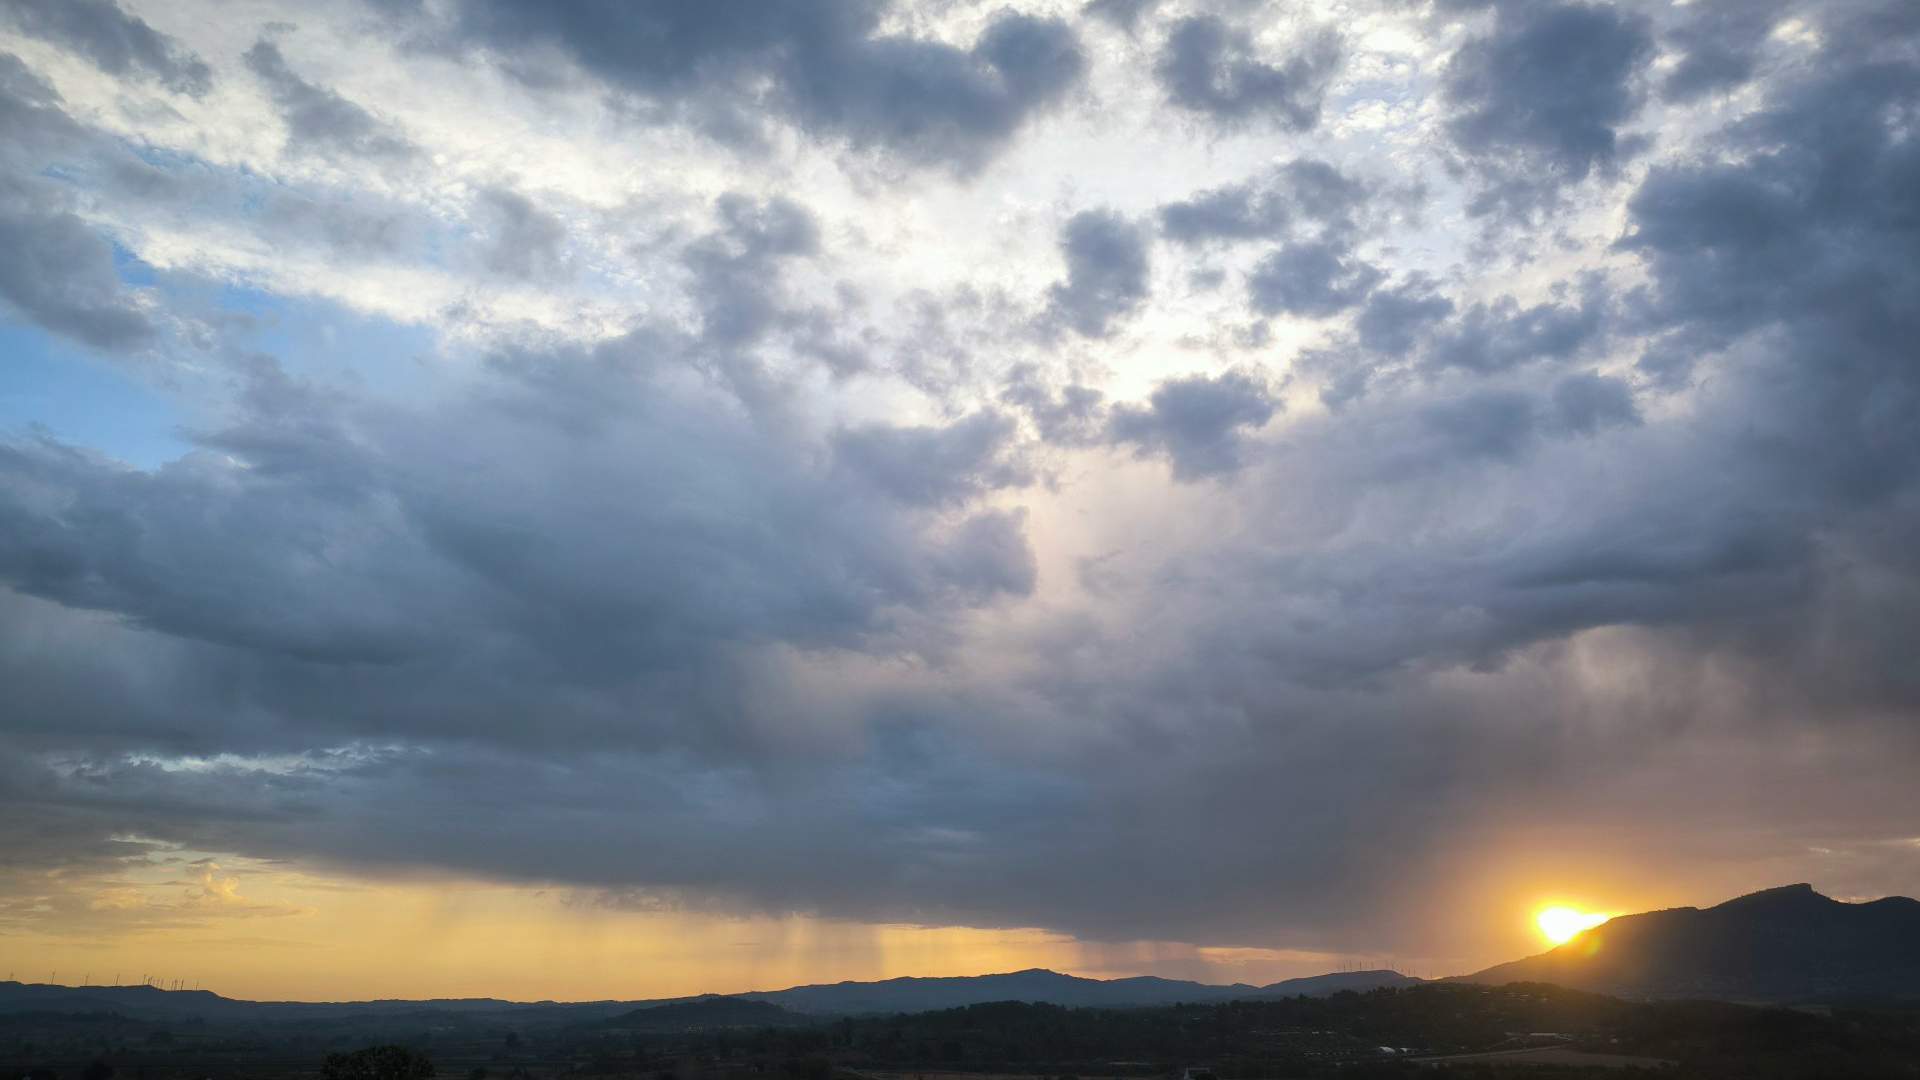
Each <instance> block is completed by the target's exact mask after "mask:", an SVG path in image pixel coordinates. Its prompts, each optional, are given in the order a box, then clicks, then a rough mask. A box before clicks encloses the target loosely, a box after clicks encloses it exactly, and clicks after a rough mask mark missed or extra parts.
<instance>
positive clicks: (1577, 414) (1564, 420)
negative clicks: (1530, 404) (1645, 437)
mask: <svg viewBox="0 0 1920 1080" xmlns="http://www.w3.org/2000/svg"><path fill="white" fill-rule="evenodd" d="M1553 408H1554V413H1555V417H1554V418H1555V420H1556V422H1557V423H1558V424H1559V425H1560V426H1561V427H1562V428H1564V429H1565V430H1567V431H1571V432H1575V433H1577V434H1581V435H1590V434H1592V433H1593V432H1595V431H1598V430H1600V429H1601V428H1607V427H1614V426H1617V425H1621V424H1638V423H1639V422H1640V410H1639V407H1638V406H1637V405H1635V404H1634V400H1633V387H1631V386H1629V385H1628V384H1627V382H1626V380H1625V379H1621V378H1618V377H1616V376H1612V375H1598V374H1595V373H1593V372H1590V371H1589V372H1583V373H1580V374H1577V375H1569V376H1567V377H1566V378H1564V379H1561V380H1560V381H1559V382H1558V383H1556V384H1554V387H1553Z"/></svg>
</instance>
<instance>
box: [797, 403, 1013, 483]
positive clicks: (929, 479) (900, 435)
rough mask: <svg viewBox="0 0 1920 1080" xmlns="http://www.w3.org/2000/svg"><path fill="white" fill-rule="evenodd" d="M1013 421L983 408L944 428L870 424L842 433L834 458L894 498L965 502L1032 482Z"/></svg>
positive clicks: (837, 439)
mask: <svg viewBox="0 0 1920 1080" xmlns="http://www.w3.org/2000/svg"><path fill="white" fill-rule="evenodd" d="M1014 434H1015V432H1014V424H1013V421H1012V420H1011V419H1010V418H1008V417H1006V416H1004V415H1002V414H1000V413H996V412H991V411H986V410H983V411H981V412H977V413H974V414H973V415H972V416H968V417H965V418H963V419H960V420H956V421H954V422H953V423H951V424H948V425H946V426H944V427H930V426H923V427H895V426H893V425H890V424H868V425H864V426H862V427H857V428H850V429H847V430H845V431H842V432H840V433H839V434H838V435H836V436H835V437H834V440H833V455H834V461H835V462H836V463H837V464H838V465H839V466H841V467H842V468H845V469H847V470H850V471H851V472H852V473H854V474H855V475H857V476H859V477H860V478H862V479H863V480H864V481H866V482H867V483H870V484H872V485H873V486H874V487H875V488H876V489H878V490H879V491H881V492H883V493H885V494H886V495H887V496H889V497H890V498H894V499H898V500H900V501H901V502H905V503H909V504H919V505H940V504H946V503H961V502H966V501H968V500H969V499H972V498H975V497H977V496H979V495H981V494H982V493H984V492H986V491H989V490H992V489H994V488H1003V487H1015V486H1020V485H1024V484H1029V483H1031V482H1032V481H1033V474H1032V471H1031V470H1030V469H1028V468H1027V467H1026V466H1025V465H1024V464H1023V463H1022V462H1021V461H1020V460H1018V458H1017V456H1015V455H1014V447H1013V446H1012V442H1013V437H1014Z"/></svg>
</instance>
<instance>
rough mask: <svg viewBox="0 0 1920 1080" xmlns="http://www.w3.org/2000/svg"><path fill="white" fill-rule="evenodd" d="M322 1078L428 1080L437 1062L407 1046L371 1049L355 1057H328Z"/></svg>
mask: <svg viewBox="0 0 1920 1080" xmlns="http://www.w3.org/2000/svg"><path fill="white" fill-rule="evenodd" d="M320 1075H321V1076H322V1077H324V1078H325V1080H427V1078H428V1077H431V1076H432V1075H433V1062H431V1061H428V1060H427V1058H426V1056H425V1055H423V1054H419V1053H415V1052H414V1051H412V1050H409V1049H408V1048H406V1047H404V1046H369V1047H367V1048H366V1049H364V1050H355V1051H354V1052H353V1053H351V1054H328V1055H327V1060H326V1061H325V1062H323V1063H322V1064H321V1066H320Z"/></svg>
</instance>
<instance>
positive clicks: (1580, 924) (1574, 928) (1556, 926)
mask: <svg viewBox="0 0 1920 1080" xmlns="http://www.w3.org/2000/svg"><path fill="white" fill-rule="evenodd" d="M1612 917H1613V916H1611V915H1602V914H1600V913H1599V912H1595V911H1578V910H1576V909H1574V908H1570V907H1550V908H1542V909H1540V913H1539V914H1538V915H1535V916H1534V917H1533V921H1534V923H1535V924H1536V925H1538V926H1539V927H1540V932H1541V933H1543V934H1545V935H1547V940H1548V941H1551V942H1553V943H1554V944H1555V945H1565V944H1566V943H1567V942H1569V941H1572V940H1573V938H1574V935H1576V934H1578V933H1580V931H1582V930H1591V929H1593V928H1594V927H1596V926H1599V925H1600V924H1601V923H1603V922H1606V921H1607V920H1608V919H1610V918H1612Z"/></svg>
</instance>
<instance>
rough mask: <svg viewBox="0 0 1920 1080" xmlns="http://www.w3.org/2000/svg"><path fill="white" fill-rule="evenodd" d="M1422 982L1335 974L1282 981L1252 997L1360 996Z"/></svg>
mask: <svg viewBox="0 0 1920 1080" xmlns="http://www.w3.org/2000/svg"><path fill="white" fill-rule="evenodd" d="M1425 981H1426V980H1424V979H1418V978H1415V977H1414V976H1412V975H1402V974H1400V973H1399V972H1397V971H1390V970H1387V969H1385V968H1376V969H1374V970H1371V971H1336V972H1333V973H1332V974H1329V975H1309V976H1307V977H1306V978H1304V979H1286V980H1284V981H1282V982H1277V983H1269V984H1267V985H1266V986H1263V987H1261V988H1260V990H1259V992H1258V993H1257V994H1254V995H1252V996H1253V997H1261V998H1273V997H1326V996H1327V995H1328V994H1338V993H1340V992H1341V991H1343V990H1351V991H1353V992H1355V993H1360V994H1364V993H1366V992H1367V991H1369V990H1381V989H1393V990H1397V989H1400V988H1401V987H1406V986H1418V985H1419V984H1420V983H1422V982H1425Z"/></svg>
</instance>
